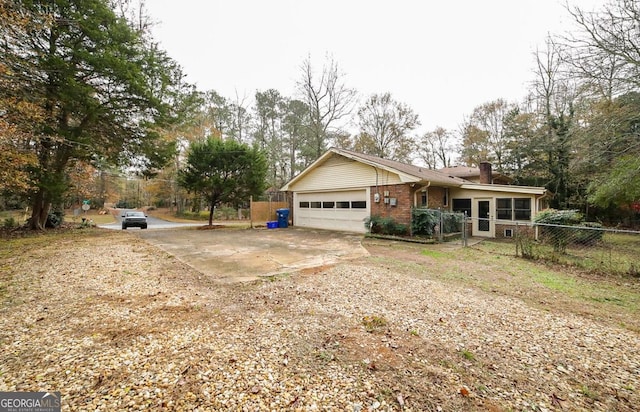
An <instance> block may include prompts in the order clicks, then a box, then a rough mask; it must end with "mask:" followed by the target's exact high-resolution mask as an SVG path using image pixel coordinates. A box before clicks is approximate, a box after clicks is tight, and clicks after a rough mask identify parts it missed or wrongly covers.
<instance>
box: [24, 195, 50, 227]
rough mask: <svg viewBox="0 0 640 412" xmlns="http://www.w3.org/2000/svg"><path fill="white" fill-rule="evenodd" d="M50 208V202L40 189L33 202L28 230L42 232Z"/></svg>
mask: <svg viewBox="0 0 640 412" xmlns="http://www.w3.org/2000/svg"><path fill="white" fill-rule="evenodd" d="M50 208H51V201H50V200H49V199H48V198H47V195H46V194H45V193H44V192H43V191H42V189H40V190H39V191H38V193H37V194H36V196H35V198H34V200H33V210H32V212H31V220H30V221H29V229H32V230H44V228H45V224H46V223H47V216H48V215H49V209H50Z"/></svg>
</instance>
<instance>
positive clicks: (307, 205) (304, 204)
mask: <svg viewBox="0 0 640 412" xmlns="http://www.w3.org/2000/svg"><path fill="white" fill-rule="evenodd" d="M300 207H301V208H303V209H306V208H308V207H309V202H300Z"/></svg>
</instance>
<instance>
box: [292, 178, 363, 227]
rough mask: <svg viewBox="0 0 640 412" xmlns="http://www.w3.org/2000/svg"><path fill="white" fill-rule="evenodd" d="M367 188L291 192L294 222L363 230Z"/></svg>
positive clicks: (313, 225)
mask: <svg viewBox="0 0 640 412" xmlns="http://www.w3.org/2000/svg"><path fill="white" fill-rule="evenodd" d="M369 206H370V205H369V189H362V190H349V191H341V192H314V193H295V194H294V210H293V220H294V222H293V223H294V225H296V226H304V227H313V228H317V229H330V230H344V231H347V232H360V233H363V232H365V227H364V220H365V219H366V218H367V217H369V210H370V207H369Z"/></svg>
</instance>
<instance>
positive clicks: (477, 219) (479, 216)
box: [472, 199, 495, 237]
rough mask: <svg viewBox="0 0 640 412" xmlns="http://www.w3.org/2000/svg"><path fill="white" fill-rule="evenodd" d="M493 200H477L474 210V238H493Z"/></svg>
mask: <svg viewBox="0 0 640 412" xmlns="http://www.w3.org/2000/svg"><path fill="white" fill-rule="evenodd" d="M492 203H493V200H492V199H476V200H475V205H474V206H475V207H474V210H473V218H474V219H473V233H472V235H473V236H482V237H493V236H494V233H495V224H494V222H493V219H492V218H491V209H492V207H491V205H492Z"/></svg>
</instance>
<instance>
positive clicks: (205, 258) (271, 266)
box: [135, 227, 369, 282]
mask: <svg viewBox="0 0 640 412" xmlns="http://www.w3.org/2000/svg"><path fill="white" fill-rule="evenodd" d="M135 233H136V234H137V235H139V236H140V237H141V238H142V239H145V240H146V241H148V242H150V243H151V244H153V245H156V246H158V247H160V248H161V249H163V250H165V251H166V252H168V253H170V254H172V255H174V256H176V257H177V258H178V259H180V260H182V261H183V262H185V263H187V264H188V265H190V266H192V267H193V268H195V269H197V270H198V271H200V272H202V273H203V274H205V275H208V276H211V277H212V278H214V279H216V280H219V281H221V282H238V281H249V280H255V279H258V278H259V277H261V276H272V275H277V274H282V273H289V272H294V271H298V270H301V269H308V268H314V267H319V266H323V265H330V264H334V263H337V262H339V261H341V260H347V259H354V258H358V257H362V256H367V255H368V254H369V253H368V252H367V250H366V249H365V248H364V247H363V246H362V244H361V241H362V235H357V234H353V233H344V232H331V231H324V230H313V229H301V228H292V227H290V228H287V229H225V228H223V229H210V230H197V229H193V228H192V229H172V230H149V231H145V230H142V231H136V232H135Z"/></svg>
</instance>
